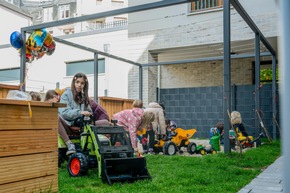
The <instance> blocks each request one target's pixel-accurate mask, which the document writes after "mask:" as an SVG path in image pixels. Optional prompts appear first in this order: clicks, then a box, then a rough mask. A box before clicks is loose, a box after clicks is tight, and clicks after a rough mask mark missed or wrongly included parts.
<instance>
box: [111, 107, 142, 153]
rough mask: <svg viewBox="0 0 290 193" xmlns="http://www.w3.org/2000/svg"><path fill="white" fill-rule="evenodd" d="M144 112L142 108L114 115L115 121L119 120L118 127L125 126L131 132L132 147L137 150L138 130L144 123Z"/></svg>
mask: <svg viewBox="0 0 290 193" xmlns="http://www.w3.org/2000/svg"><path fill="white" fill-rule="evenodd" d="M143 113H144V111H143V109H140V108H133V109H128V110H123V111H120V112H119V113H116V114H114V115H113V118H112V119H113V120H117V121H118V122H117V125H119V126H123V127H124V129H125V130H126V131H128V132H129V135H130V139H131V144H132V147H133V148H134V149H135V148H137V128H138V127H139V126H140V124H141V122H142V115H143Z"/></svg>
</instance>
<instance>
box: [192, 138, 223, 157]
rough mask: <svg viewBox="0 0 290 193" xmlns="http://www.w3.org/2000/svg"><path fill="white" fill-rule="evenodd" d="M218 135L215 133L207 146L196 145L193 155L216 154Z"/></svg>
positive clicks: (218, 141)
mask: <svg viewBox="0 0 290 193" xmlns="http://www.w3.org/2000/svg"><path fill="white" fill-rule="evenodd" d="M220 139H221V137H220V134H218V133H216V134H215V135H214V136H212V137H211V138H210V141H209V145H208V146H203V145H198V146H197V147H196V151H195V153H197V154H201V155H205V154H217V152H218V151H220V150H221V149H220Z"/></svg>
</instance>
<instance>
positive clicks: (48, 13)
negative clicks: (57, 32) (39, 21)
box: [42, 7, 53, 22]
mask: <svg viewBox="0 0 290 193" xmlns="http://www.w3.org/2000/svg"><path fill="white" fill-rule="evenodd" d="M42 12H43V13H42V14H43V22H48V21H52V13H53V9H52V7H48V8H43V11H42Z"/></svg>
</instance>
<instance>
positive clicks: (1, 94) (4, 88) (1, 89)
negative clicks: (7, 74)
mask: <svg viewBox="0 0 290 193" xmlns="http://www.w3.org/2000/svg"><path fill="white" fill-rule="evenodd" d="M9 90H20V86H14V85H6V84H0V98H6V96H7V94H8V92H9Z"/></svg>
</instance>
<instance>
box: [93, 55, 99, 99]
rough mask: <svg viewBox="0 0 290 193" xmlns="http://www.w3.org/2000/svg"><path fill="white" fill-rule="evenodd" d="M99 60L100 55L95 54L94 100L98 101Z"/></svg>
mask: <svg viewBox="0 0 290 193" xmlns="http://www.w3.org/2000/svg"><path fill="white" fill-rule="evenodd" d="M98 79H99V59H98V53H94V100H95V101H98V89H99V88H98V82H99V80H98Z"/></svg>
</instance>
